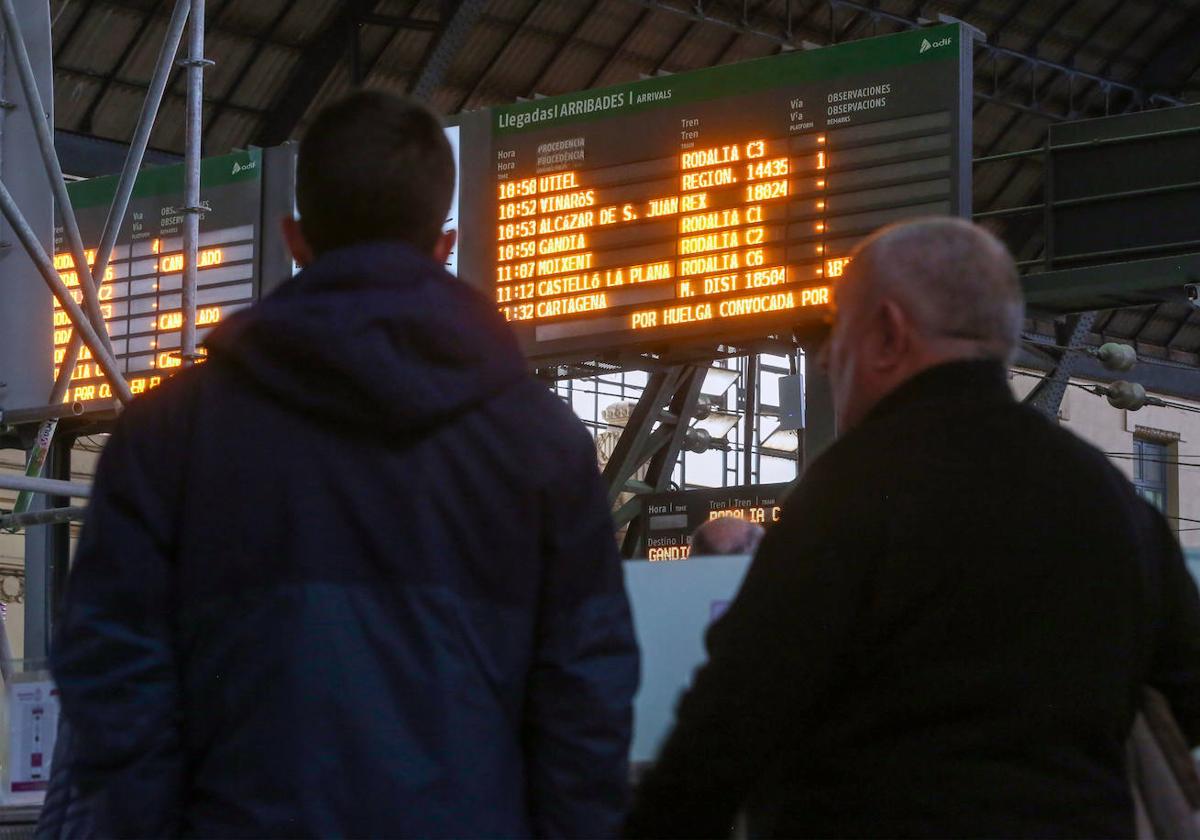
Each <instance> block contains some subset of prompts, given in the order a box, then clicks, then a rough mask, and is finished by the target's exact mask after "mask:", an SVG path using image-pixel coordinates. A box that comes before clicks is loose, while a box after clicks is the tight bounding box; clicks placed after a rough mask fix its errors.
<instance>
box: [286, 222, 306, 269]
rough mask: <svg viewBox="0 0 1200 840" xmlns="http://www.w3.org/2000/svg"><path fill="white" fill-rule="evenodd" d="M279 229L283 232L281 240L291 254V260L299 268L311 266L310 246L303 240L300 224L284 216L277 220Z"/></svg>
mask: <svg viewBox="0 0 1200 840" xmlns="http://www.w3.org/2000/svg"><path fill="white" fill-rule="evenodd" d="M279 228H280V230H282V231H283V239H284V241H285V242H287V246H288V250H289V251H291V252H292V259H294V260H295V261H296V262H297V263H298V264H299V265H300V267H301V268H307V267H308V266H309V265H311V264H312V261H313V250H312V246H311V245H309V244H308V240H307V239H305V238H304V231H302V230H301V229H300V222H299V221H297V220H296V219H294V218H292V217H291V216H284V217H283V218H282V219H280V220H279Z"/></svg>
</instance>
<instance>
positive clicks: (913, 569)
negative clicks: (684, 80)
mask: <svg viewBox="0 0 1200 840" xmlns="http://www.w3.org/2000/svg"><path fill="white" fill-rule="evenodd" d="M835 302H836V316H835V320H834V324H833V329H832V334H831V337H830V340H829V342H828V346H827V349H826V352H825V363H826V365H827V367H828V371H829V375H830V378H831V380H832V387H833V394H834V401H835V405H836V408H837V413H838V427H839V440H838V441H837V442H836V443H835V444H834V445H833V446H831V447H830V448H829V450H828V451H827V452H826V453H825V454H824V455H823V456H822V457H821V458H820V459H819V460H818V461H817V462H816V463H814V464H813V466H812V467H811V469H810V470H809V471H808V472H807V473H806V475H805V477H804V479H803V481H802V482H801V483H800V485H799V486H798V487H797V489H796V490H795V491H794V492H793V493H792V495H791V496H790V497H789V499H788V500H787V502H786V504H785V506H784V511H783V515H782V517H781V520H780V522H779V523H777V524H776V525H775V526H773V527H772V529H771V530H770V531H769V532H768V533H767V535H766V537H765V539H764V540H763V543H762V545H761V547H760V548H759V551H758V554H757V556H756V557H755V559H754V562H753V564H752V565H751V568H750V570H749V572H748V574H747V577H746V580H745V581H744V583H743V585H742V589H741V591H740V592H739V593H738V595H737V598H736V599H735V600H734V602H733V604H732V605H731V606H730V608H729V610H728V611H727V612H726V613H725V614H724V617H723V618H722V619H721V620H720V621H718V622H717V623H716V624H715V625H714V626H713V628H712V629H711V630H710V632H709V634H708V637H707V645H708V653H709V661H708V663H707V664H706V665H705V666H704V667H703V668H702V669H700V671H699V672H698V673H697V676H696V679H695V680H694V682H693V686H692V688H691V689H690V690H689V691H688V692H687V693H686V694H685V695H684V697H683V699H682V700H681V702H680V705H679V709H678V720H677V723H676V726H675V729H674V731H673V732H672V733H671V735H670V736H669V738H668V739H667V741H666V743H665V746H664V747H663V750H662V752H661V754H660V756H659V759H658V761H657V763H656V765H655V766H654V768H653V769H652V770H651V771H650V772H649V773H648V774H647V776H646V777H645V778H644V781H643V782H642V784H641V786H640V788H639V790H638V794H637V797H636V801H635V806H634V809H633V812H632V814H631V816H630V819H629V821H628V824H627V827H626V832H627V834H629V835H630V836H636V837H718V836H726V837H727V836H729V832H730V826H731V824H732V823H733V820H734V816H735V814H736V813H737V812H738V811H739V810H742V811H744V812H745V814H746V816H747V820H748V825H749V827H750V833H751V835H752V836H776V837H805V836H819V837H851V836H853V837H876V836H887V837H916V836H956V837H981V836H1003V837H1072V836H1074V837H1114V836H1131V835H1132V834H1133V833H1134V817H1133V806H1132V802H1131V797H1130V792H1129V788H1128V785H1127V781H1126V776H1125V772H1124V743H1125V740H1126V737H1127V735H1128V734H1129V730H1130V727H1131V724H1132V721H1133V717H1134V714H1135V711H1136V707H1137V701H1138V698H1139V695H1140V690H1141V687H1142V686H1143V685H1144V684H1151V685H1153V686H1155V687H1156V688H1158V689H1159V690H1160V691H1162V692H1163V693H1164V694H1165V695H1166V696H1167V697H1168V699H1169V700H1170V702H1171V704H1172V707H1173V709H1174V711H1175V714H1176V716H1177V718H1178V720H1179V722H1180V724H1181V726H1182V728H1183V730H1184V732H1185V733H1186V735H1187V737H1188V739H1189V740H1190V742H1191V743H1192V744H1195V743H1197V741H1200V598H1198V597H1197V592H1196V587H1195V585H1194V584H1193V582H1192V580H1191V578H1190V577H1189V575H1188V573H1187V572H1186V570H1185V568H1184V564H1183V560H1182V557H1181V555H1180V550H1179V546H1178V544H1177V543H1176V541H1175V537H1174V535H1173V534H1172V532H1171V530H1170V528H1169V527H1168V525H1167V523H1166V522H1165V520H1164V519H1163V518H1162V516H1160V515H1159V514H1158V512H1157V511H1155V510H1154V509H1153V508H1151V507H1150V506H1149V505H1148V504H1146V503H1145V502H1143V501H1142V500H1141V499H1140V498H1139V497H1138V496H1137V494H1136V493H1135V492H1134V491H1133V488H1132V487H1131V486H1130V484H1129V482H1128V481H1127V480H1126V479H1125V478H1124V477H1123V476H1122V475H1121V474H1120V473H1118V472H1117V471H1116V470H1115V469H1114V468H1113V467H1112V466H1111V465H1110V464H1109V463H1108V461H1107V460H1106V459H1105V458H1104V456H1103V455H1102V454H1101V453H1100V452H1098V451H1096V450H1095V449H1093V448H1092V447H1091V446H1089V445H1087V444H1085V443H1083V442H1082V441H1080V440H1079V439H1077V438H1075V437H1074V436H1073V435H1071V434H1070V433H1068V432H1066V431H1064V430H1062V429H1060V428H1059V427H1058V425H1057V424H1055V423H1053V422H1051V421H1049V420H1047V419H1045V418H1044V417H1042V416H1041V415H1040V414H1038V413H1036V412H1034V411H1032V410H1030V409H1029V408H1027V407H1025V406H1022V405H1021V404H1019V403H1017V402H1016V401H1015V400H1014V399H1013V397H1012V394H1011V392H1010V389H1009V387H1008V383H1007V375H1006V365H1007V364H1008V363H1009V362H1010V361H1011V359H1012V357H1013V354H1014V352H1015V351H1016V348H1017V343H1018V338H1019V334H1020V330H1021V323H1022V318H1023V307H1022V299H1021V293H1020V288H1019V285H1018V281H1017V274H1016V270H1015V268H1014V266H1013V262H1012V259H1011V258H1010V257H1009V255H1008V253H1007V252H1006V251H1005V249H1004V247H1003V245H1001V244H1000V243H999V242H997V241H996V240H995V239H994V238H993V237H992V236H990V235H989V234H987V233H986V232H984V231H983V230H982V229H980V228H978V227H975V226H973V225H971V224H968V223H966V222H962V221H956V220H949V219H938V220H925V221H920V222H915V223H910V224H904V225H899V226H896V227H889V228H885V229H884V230H882V231H879V232H878V233H877V234H875V235H874V236H872V237H871V238H869V239H867V240H866V241H865V242H863V243H862V244H861V245H860V246H859V247H858V248H857V249H856V250H855V252H854V253H853V255H852V261H851V263H850V266H849V268H848V270H847V271H846V274H845V275H844V277H843V278H842V279H841V281H840V283H839V285H838V287H837V289H836V294H835Z"/></svg>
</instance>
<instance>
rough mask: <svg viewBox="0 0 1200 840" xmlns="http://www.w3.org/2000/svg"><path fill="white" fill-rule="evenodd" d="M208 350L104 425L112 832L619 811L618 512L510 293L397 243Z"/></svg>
mask: <svg viewBox="0 0 1200 840" xmlns="http://www.w3.org/2000/svg"><path fill="white" fill-rule="evenodd" d="M207 343H208V346H209V348H210V357H211V358H210V361H208V362H207V363H206V364H204V365H201V366H199V367H198V368H196V369H195V370H193V371H188V372H184V373H182V374H180V375H179V376H177V377H175V378H174V379H172V380H169V381H168V382H166V383H165V384H164V385H163V386H162V387H161V388H160V389H158V390H157V391H155V392H153V393H151V394H149V395H147V396H145V397H142V398H140V399H138V400H136V401H135V402H134V403H133V404H132V405H130V406H129V408H128V410H127V411H126V412H125V414H124V416H123V417H122V418H121V420H120V423H119V424H118V427H117V429H116V431H115V432H114V433H113V436H112V439H111V440H110V442H109V444H108V446H107V447H106V448H105V451H104V455H103V457H102V460H101V464H100V467H99V471H98V474H97V478H96V484H95V493H94V496H93V499H92V506H91V509H90V513H89V517H88V522H87V525H86V527H85V529H84V533H83V537H82V541H81V544H80V547H79V552H78V556H77V560H76V564H75V568H74V572H73V574H72V578H71V581H70V587H69V592H68V596H67V601H66V607H65V612H64V614H63V619H62V624H61V627H60V629H59V632H58V635H57V640H56V643H55V646H54V651H53V668H54V673H55V676H56V678H57V679H58V683H59V686H60V688H61V691H62V703H63V709H64V712H65V715H66V718H67V720H68V721H69V722H70V725H71V727H72V732H73V736H74V741H73V748H74V756H73V761H72V768H71V769H72V770H73V771H74V773H75V781H76V782H77V784H78V787H79V788H80V791H81V793H82V795H84V796H87V797H95V798H96V799H95V801H96V802H97V805H96V808H97V813H96V815H95V819H96V825H97V830H98V831H99V832H100V833H101V834H103V835H110V836H120V837H125V836H135V835H160V834H167V833H173V832H182V833H185V834H191V835H199V836H228V835H239V836H268V835H276V836H278V835H284V836H291V837H296V836H322V837H400V836H456V837H468V836H506V837H511V836H519V835H526V834H530V833H535V834H540V835H572V834H574V835H588V836H595V835H602V834H606V833H614V832H615V831H616V829H617V828H618V827H619V822H620V819H621V818H622V816H623V813H624V808H625V807H626V785H627V769H626V768H627V750H628V744H629V736H630V725H631V701H632V697H633V693H634V690H635V688H636V683H637V669H638V660H637V652H636V648H635V645H634V640H633V633H632V627H631V623H630V616H629V609H628V604H627V601H626V596H625V590H624V584H623V581H622V575H621V568H620V563H619V559H618V556H617V553H616V548H615V542H614V538H613V530H612V522H611V518H610V516H609V510H608V506H607V504H606V496H605V492H604V488H603V486H602V484H601V481H600V478H599V475H598V473H597V469H596V459H595V451H594V447H593V444H592V442H591V439H590V438H589V436H588V435H587V433H586V431H585V430H584V429H583V427H582V426H581V425H580V423H579V422H578V420H576V419H575V418H574V417H573V416H572V415H571V412H570V411H569V409H567V408H566V406H564V405H563V403H562V402H561V401H560V400H559V399H558V398H557V397H555V396H554V395H553V394H551V393H550V392H549V391H548V390H547V389H546V388H545V386H544V385H541V384H539V383H537V382H535V381H534V380H533V379H532V378H530V377H529V376H528V375H527V374H526V372H525V367H524V362H523V360H522V358H521V356H520V354H519V352H518V350H517V348H516V345H515V341H514V339H513V338H512V337H511V335H510V333H509V331H508V329H507V327H506V326H505V324H504V323H503V321H502V320H501V319H500V318H499V317H498V315H497V314H496V312H495V310H494V307H493V306H492V305H491V304H490V303H489V302H488V301H486V300H484V299H483V298H482V297H481V296H479V295H477V294H476V293H475V292H473V291H471V290H470V289H468V288H467V287H466V286H465V285H464V284H462V283H459V282H458V281H457V280H455V279H453V278H452V277H450V276H449V275H447V274H446V273H445V272H444V271H443V270H442V269H441V268H440V267H439V266H437V265H436V264H435V263H433V262H432V261H431V260H429V259H428V258H426V257H424V256H422V255H419V254H417V253H416V252H415V251H413V250H411V249H410V248H408V247H406V246H404V245H400V244H394V243H378V244H373V245H366V246H359V247H354V248H350V249H346V250H342V251H336V252H333V253H330V254H327V255H325V256H323V257H322V258H321V259H320V260H318V261H317V262H316V264H314V265H313V266H312V267H310V268H309V269H306V270H305V271H304V272H302V273H301V274H300V275H299V276H298V277H296V278H295V279H293V280H291V281H289V282H288V283H286V284H284V286H283V287H281V288H280V289H279V290H278V291H277V292H276V293H275V294H273V295H271V296H270V297H268V298H267V299H265V300H264V301H263V302H262V303H261V304H259V305H258V306H256V307H254V308H252V309H250V310H248V311H246V312H243V313H238V314H237V315H235V316H233V317H231V318H230V319H229V320H228V321H227V322H226V323H225V324H224V325H223V326H221V327H220V328H219V329H218V330H216V331H215V332H214V333H213V335H212V336H211V337H210V339H209V341H208V342H207Z"/></svg>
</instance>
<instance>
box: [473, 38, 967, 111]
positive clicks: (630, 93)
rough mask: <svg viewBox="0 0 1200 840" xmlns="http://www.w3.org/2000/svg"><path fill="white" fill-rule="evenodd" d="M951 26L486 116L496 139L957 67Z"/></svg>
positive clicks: (529, 104)
mask: <svg viewBox="0 0 1200 840" xmlns="http://www.w3.org/2000/svg"><path fill="white" fill-rule="evenodd" d="M962 37H963V35H962V31H961V29H960V28H959V26H958V24H953V23H951V24H946V25H944V26H936V27H930V28H928V29H914V30H912V31H911V32H902V33H899V34H897V35H886V36H881V37H878V38H868V39H866V40H862V41H852V42H850V43H847V44H840V45H838V46H833V47H824V48H822V49H819V50H811V51H808V50H803V51H801V50H797V51H795V52H789V53H783V54H781V55H774V56H768V57H766V58H758V59H754V60H752V61H745V62H741V63H738V64H730V65H726V66H723V67H709V68H706V69H704V70H695V71H690V72H687V73H680V74H679V75H678V76H667V77H664V78H655V79H646V80H644V81H640V82H634V83H632V84H626V85H613V86H612V87H606V88H598V89H596V90H589V91H585V92H583V93H573V94H567V95H564V96H558V97H552V98H548V99H541V100H538V101H535V102H521V103H518V104H516V105H508V106H504V107H500V108H495V109H493V112H492V113H493V116H492V119H493V123H492V126H493V128H494V129H495V131H496V133H497V134H511V133H513V132H518V131H523V130H527V129H533V128H544V127H546V126H552V125H562V124H567V123H573V122H582V121H586V120H594V119H599V118H602V117H611V116H615V115H617V114H627V113H632V112H638V111H644V110H649V109H653V108H655V107H660V106H662V105H679V104H682V103H687V102H700V101H704V100H708V99H718V98H721V97H725V96H733V95H736V94H744V93H747V92H751V91H756V90H768V89H772V88H779V87H784V86H786V85H790V84H795V83H796V82H801V81H819V80H821V79H828V78H835V77H847V76H853V75H854V74H856V73H867V72H871V71H874V70H882V69H886V68H888V67H895V66H899V65H910V64H922V63H925V62H931V61H957V60H958V44H959V40H960V39H961V38H962Z"/></svg>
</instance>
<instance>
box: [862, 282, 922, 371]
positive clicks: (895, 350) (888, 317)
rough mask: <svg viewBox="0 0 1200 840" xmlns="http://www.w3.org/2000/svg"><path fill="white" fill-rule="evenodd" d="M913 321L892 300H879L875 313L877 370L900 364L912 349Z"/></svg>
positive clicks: (875, 357)
mask: <svg viewBox="0 0 1200 840" xmlns="http://www.w3.org/2000/svg"><path fill="white" fill-rule="evenodd" d="M913 339H914V335H913V323H912V320H911V319H910V318H909V317H908V313H907V312H905V311H904V309H903V308H902V307H901V306H900V305H899V304H898V303H896V301H894V300H887V299H885V300H881V301H880V302H879V308H878V309H877V310H876V313H875V342H874V343H875V352H874V354H873V356H874V358H873V360H872V361H873V363H874V365H875V367H876V369H877V370H887V369H891V368H893V367H895V366H896V365H899V364H902V363H903V362H904V361H905V360H906V359H907V357H908V355H909V354H910V353H911V352H912V349H913Z"/></svg>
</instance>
